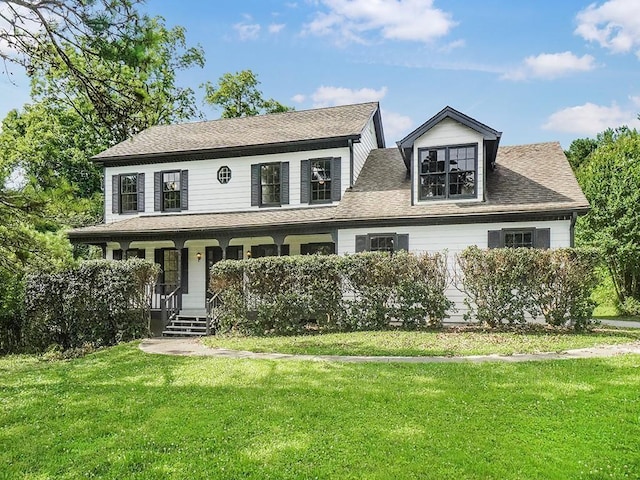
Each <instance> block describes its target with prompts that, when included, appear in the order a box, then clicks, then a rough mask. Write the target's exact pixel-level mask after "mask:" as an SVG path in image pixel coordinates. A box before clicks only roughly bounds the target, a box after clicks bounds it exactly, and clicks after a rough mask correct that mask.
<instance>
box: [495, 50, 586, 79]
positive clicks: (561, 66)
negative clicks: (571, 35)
mask: <svg viewBox="0 0 640 480" xmlns="http://www.w3.org/2000/svg"><path fill="white" fill-rule="evenodd" d="M594 68H596V64H595V58H593V57H592V56H591V55H583V56H582V57H578V56H577V55H574V54H573V53H571V52H562V53H541V54H540V55H537V56H535V57H534V56H531V57H527V58H525V59H524V61H523V62H522V65H521V66H519V67H518V68H516V69H513V70H509V71H508V72H506V73H505V74H504V75H502V78H503V79H505V80H526V79H528V78H543V79H553V78H558V77H562V76H565V75H569V74H571V73H576V72H588V71H589V70H593V69H594Z"/></svg>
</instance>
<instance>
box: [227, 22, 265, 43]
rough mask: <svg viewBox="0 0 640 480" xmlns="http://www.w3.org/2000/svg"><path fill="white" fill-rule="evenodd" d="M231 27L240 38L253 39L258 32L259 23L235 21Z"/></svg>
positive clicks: (256, 36)
mask: <svg viewBox="0 0 640 480" xmlns="http://www.w3.org/2000/svg"><path fill="white" fill-rule="evenodd" d="M233 29H234V30H235V31H236V32H237V33H238V36H239V37H240V40H255V39H256V38H258V35H259V34H260V25H259V24H257V23H245V22H241V23H236V24H235V25H234V26H233Z"/></svg>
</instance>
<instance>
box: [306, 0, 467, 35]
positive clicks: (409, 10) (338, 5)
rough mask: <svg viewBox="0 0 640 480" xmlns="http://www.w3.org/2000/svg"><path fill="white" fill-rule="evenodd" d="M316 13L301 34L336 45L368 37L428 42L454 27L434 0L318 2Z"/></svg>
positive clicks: (447, 14)
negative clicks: (324, 38)
mask: <svg viewBox="0 0 640 480" xmlns="http://www.w3.org/2000/svg"><path fill="white" fill-rule="evenodd" d="M318 3H319V4H321V5H323V6H324V7H326V9H327V11H324V12H317V13H316V16H315V18H314V19H313V21H312V22H311V23H308V24H306V25H304V27H303V28H304V29H303V33H308V34H312V35H322V36H332V37H334V40H335V42H336V43H341V44H344V43H349V42H356V43H363V44H366V43H369V40H368V38H367V34H371V33H375V34H377V35H379V36H380V37H382V38H384V39H386V40H401V41H416V42H431V41H433V40H435V39H437V38H440V37H443V36H445V35H447V34H448V33H449V31H450V30H451V29H452V28H453V27H454V26H455V25H456V22H454V21H453V19H452V17H451V14H450V13H448V12H445V11H443V10H440V9H439V8H435V7H434V6H433V0H319V2H318Z"/></svg>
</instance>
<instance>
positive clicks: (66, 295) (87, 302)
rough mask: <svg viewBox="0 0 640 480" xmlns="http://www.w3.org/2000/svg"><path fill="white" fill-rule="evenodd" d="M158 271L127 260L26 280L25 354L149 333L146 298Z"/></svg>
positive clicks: (146, 263)
mask: <svg viewBox="0 0 640 480" xmlns="http://www.w3.org/2000/svg"><path fill="white" fill-rule="evenodd" d="M158 272H159V267H158V266H157V265H155V264H154V263H152V262H149V261H146V260H140V259H131V260H127V261H122V262H113V261H107V260H91V261H86V262H83V263H81V264H80V265H79V266H77V267H72V268H68V269H65V270H62V271H60V272H55V273H49V272H39V273H33V274H30V275H28V276H27V278H26V291H25V300H26V317H25V318H26V321H25V329H24V341H25V344H26V347H27V349H28V350H32V351H44V350H46V349H47V348H50V347H51V345H58V346H59V347H60V348H62V349H63V350H68V349H72V348H80V347H82V348H84V346H85V345H87V344H90V345H93V346H96V347H98V346H103V345H113V344H115V343H118V342H120V341H127V340H131V339H134V338H140V337H142V336H145V335H148V333H149V320H150V304H151V302H150V295H151V294H152V291H153V285H154V284H155V281H156V278H157V275H158Z"/></svg>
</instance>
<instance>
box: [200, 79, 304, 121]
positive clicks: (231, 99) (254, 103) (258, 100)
mask: <svg viewBox="0 0 640 480" xmlns="http://www.w3.org/2000/svg"><path fill="white" fill-rule="evenodd" d="M259 84H260V82H259V81H258V77H257V76H256V74H255V73H253V72H252V71H251V70H242V71H241V72H236V73H225V74H224V75H222V77H220V78H219V79H218V83H217V84H215V85H214V84H212V83H211V82H207V83H205V84H204V85H203V86H204V89H205V98H204V101H205V103H208V104H210V105H213V106H215V107H218V108H221V109H222V117H223V118H235V117H247V116H253V115H260V114H262V113H278V112H288V111H290V110H293V109H292V108H291V107H287V106H285V105H283V104H281V103H280V102H278V101H276V100H274V99H272V98H269V99H267V100H265V99H264V98H263V96H262V92H261V91H260V90H258V85H259Z"/></svg>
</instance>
